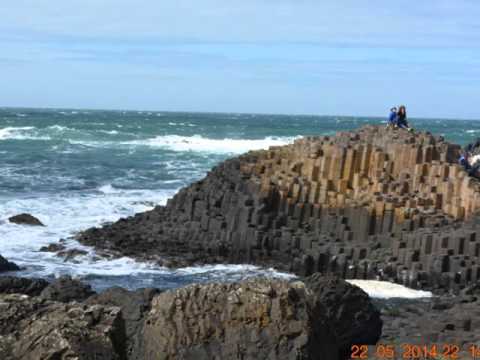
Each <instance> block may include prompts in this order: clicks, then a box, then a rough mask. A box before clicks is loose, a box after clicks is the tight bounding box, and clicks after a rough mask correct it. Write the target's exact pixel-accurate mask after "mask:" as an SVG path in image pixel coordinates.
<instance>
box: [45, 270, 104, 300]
mask: <svg viewBox="0 0 480 360" xmlns="http://www.w3.org/2000/svg"><path fill="white" fill-rule="evenodd" d="M94 294H95V292H94V291H93V290H92V287H91V286H90V285H88V284H84V283H83V282H81V281H79V280H75V279H72V278H71V277H70V276H62V277H60V278H58V279H56V280H55V281H54V282H52V283H51V284H49V285H48V286H47V287H45V288H44V289H43V290H42V292H41V293H40V297H42V298H43V299H46V300H53V301H59V302H63V303H68V302H70V301H84V300H86V299H88V298H89V297H90V296H92V295H94Z"/></svg>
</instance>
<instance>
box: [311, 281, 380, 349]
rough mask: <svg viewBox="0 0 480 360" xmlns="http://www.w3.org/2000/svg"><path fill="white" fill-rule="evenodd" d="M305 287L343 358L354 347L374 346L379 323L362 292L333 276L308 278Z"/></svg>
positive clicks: (378, 318) (375, 310)
mask: <svg viewBox="0 0 480 360" xmlns="http://www.w3.org/2000/svg"><path fill="white" fill-rule="evenodd" d="M305 284H306V286H307V287H308V289H309V290H310V291H312V292H313V296H314V301H315V308H316V309H317V310H316V311H318V312H319V313H320V314H322V315H323V316H324V317H325V318H326V322H327V323H328V324H329V325H330V327H331V329H332V331H333V332H334V336H335V339H336V341H337V344H338V346H339V348H340V351H341V354H342V356H343V357H345V358H348V357H349V356H348V355H350V354H351V349H352V345H354V344H376V343H377V341H378V340H379V339H380V335H381V333H382V325H383V323H382V320H381V318H380V312H379V311H378V310H377V309H376V308H375V306H374V305H373V304H372V302H371V299H370V297H369V296H368V295H367V293H366V292H365V291H363V290H362V289H360V288H359V287H358V286H354V285H351V284H349V283H347V282H346V281H344V280H342V279H340V278H338V277H336V276H322V275H320V274H314V275H312V276H310V277H308V278H307V279H305Z"/></svg>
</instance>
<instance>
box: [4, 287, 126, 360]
mask: <svg viewBox="0 0 480 360" xmlns="http://www.w3.org/2000/svg"><path fill="white" fill-rule="evenodd" d="M124 341H125V333H124V328H123V320H122V317H121V312H120V309H119V308H117V307H104V306H100V305H93V306H85V305H81V304H68V305H67V304H61V303H55V302H50V301H45V300H43V299H40V298H31V297H28V296H26V295H18V294H13V295H5V294H4V295H0V358H1V359H5V360H39V359H45V360H46V359H51V360H54V359H58V360H60V359H79V360H125V359H126V356H125V350H124V348H123V344H124Z"/></svg>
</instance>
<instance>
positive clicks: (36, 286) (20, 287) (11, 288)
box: [0, 276, 49, 296]
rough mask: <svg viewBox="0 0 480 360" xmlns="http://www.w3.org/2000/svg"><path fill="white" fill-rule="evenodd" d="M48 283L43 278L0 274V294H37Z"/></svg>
mask: <svg viewBox="0 0 480 360" xmlns="http://www.w3.org/2000/svg"><path fill="white" fill-rule="evenodd" d="M48 284H49V283H48V281H46V280H43V279H29V278H21V277H16V276H0V294H24V295H28V296H38V295H40V293H41V292H42V291H43V289H45V288H46V287H47V286H48Z"/></svg>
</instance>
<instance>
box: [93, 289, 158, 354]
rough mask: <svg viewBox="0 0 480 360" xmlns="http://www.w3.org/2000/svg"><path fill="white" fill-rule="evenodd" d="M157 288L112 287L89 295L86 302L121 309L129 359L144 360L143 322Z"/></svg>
mask: <svg viewBox="0 0 480 360" xmlns="http://www.w3.org/2000/svg"><path fill="white" fill-rule="evenodd" d="M159 293H160V291H159V290H157V289H139V290H136V291H128V290H125V289H123V288H119V287H114V288H111V289H107V290H105V291H104V292H102V293H101V294H98V295H94V296H91V297H90V298H88V299H87V300H86V303H87V304H92V305H94V304H97V305H103V306H118V307H120V308H121V309H122V316H123V319H124V322H125V338H126V344H125V350H126V354H127V358H128V359H129V360H144V350H143V324H144V320H145V316H146V314H147V313H148V312H149V311H150V308H151V302H152V299H153V297H154V296H155V295H158V294H159Z"/></svg>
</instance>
